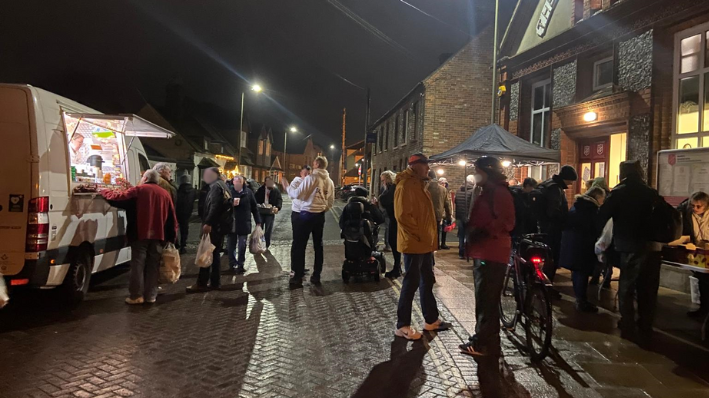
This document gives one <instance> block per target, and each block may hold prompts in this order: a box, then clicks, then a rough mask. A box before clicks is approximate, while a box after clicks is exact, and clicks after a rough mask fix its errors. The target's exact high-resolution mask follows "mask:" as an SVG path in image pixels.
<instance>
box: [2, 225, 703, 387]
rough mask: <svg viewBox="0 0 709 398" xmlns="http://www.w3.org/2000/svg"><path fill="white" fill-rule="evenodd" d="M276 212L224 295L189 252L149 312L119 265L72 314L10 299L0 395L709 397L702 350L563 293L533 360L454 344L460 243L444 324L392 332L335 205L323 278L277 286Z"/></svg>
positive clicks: (281, 258)
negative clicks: (200, 288) (642, 338)
mask: <svg viewBox="0 0 709 398" xmlns="http://www.w3.org/2000/svg"><path fill="white" fill-rule="evenodd" d="M286 213H287V212H284V213H282V214H281V215H279V218H278V221H277V225H276V229H277V232H276V234H275V237H274V239H276V242H275V243H274V245H273V246H272V247H271V253H269V254H267V255H265V256H256V257H254V256H251V255H248V256H247V257H248V262H247V269H248V272H247V273H246V274H245V275H243V276H234V275H231V274H229V273H228V272H226V271H225V272H224V273H223V277H222V283H223V285H224V286H223V287H224V288H223V290H222V291H215V292H209V293H203V294H193V295H185V293H184V289H185V287H186V286H188V285H190V284H191V283H193V282H194V280H195V277H196V268H195V266H193V265H190V264H192V263H193V261H194V255H189V254H188V255H186V256H183V259H182V261H183V266H185V265H189V266H187V267H186V269H185V274H184V275H183V277H182V279H181V280H180V281H179V282H178V283H177V284H175V285H171V286H167V287H166V288H165V294H163V295H161V296H160V297H159V298H158V301H157V304H155V305H152V306H139V307H129V306H126V305H125V304H124V303H123V299H124V297H125V295H126V287H127V277H126V272H125V271H126V268H125V267H122V268H120V269H118V270H112V271H109V272H108V273H104V274H100V275H97V276H96V277H95V278H94V284H93V286H92V289H91V291H90V294H89V297H88V299H87V300H86V301H85V302H84V303H82V304H81V305H80V306H78V307H77V308H75V309H67V308H63V307H61V306H59V305H58V304H57V303H55V302H54V300H53V295H52V294H53V292H51V291H49V292H32V293H31V294H20V295H18V296H16V297H14V298H13V300H14V302H13V304H12V306H11V307H9V308H7V310H6V311H3V312H2V313H1V314H0V397H3V398H5V397H8V398H9V397H12V398H15V397H128V396H131V397H349V396H355V397H367V398H372V397H406V396H410V397H416V396H421V397H456V396H462V397H466V396H468V397H472V396H475V397H478V396H484V397H709V383H707V381H706V380H709V377H708V375H707V374H708V373H709V371H708V370H707V369H706V368H707V367H706V364H707V363H709V361H708V359H709V356H708V354H707V349H706V347H704V346H699V345H692V344H691V343H684V342H681V341H679V340H677V339H673V338H670V337H667V336H665V335H663V334H660V335H659V336H658V339H657V341H656V344H655V347H656V348H653V349H652V350H650V351H647V350H643V349H641V348H639V347H638V346H636V345H635V344H633V343H630V342H626V341H623V340H621V339H620V338H619V336H618V333H617V331H616V330H615V322H616V320H617V316H616V315H617V314H616V315H613V314H611V313H610V312H602V313H601V314H598V315H583V316H580V315H578V314H576V313H575V312H574V310H573V305H572V302H571V301H570V300H569V299H568V297H567V298H565V300H562V301H561V302H558V303H555V308H554V311H555V317H556V319H555V328H554V342H553V346H554V350H553V353H552V355H551V356H550V357H549V358H547V359H546V360H544V361H543V362H541V363H539V364H532V363H531V362H530V361H529V360H528V358H527V357H526V356H525V354H524V352H523V350H522V349H521V347H520V342H521V340H520V336H521V333H523V332H522V329H521V328H519V329H518V330H517V332H518V333H520V336H518V335H515V334H514V333H509V332H505V336H504V337H503V339H502V340H503V344H504V347H503V351H504V357H503V359H502V361H500V362H493V363H490V362H485V361H483V362H480V363H478V362H476V361H474V360H473V359H471V358H470V357H467V356H464V355H462V354H458V352H457V346H458V344H460V343H461V342H463V341H465V340H466V339H467V338H468V335H469V333H470V332H472V330H473V329H474V325H475V319H474V299H473V293H472V270H471V266H470V265H469V264H468V263H466V262H465V261H462V260H458V259H457V256H455V254H456V253H455V250H451V251H447V252H440V253H439V254H438V255H437V265H436V278H437V285H436V289H435V293H436V297H437V299H438V301H439V308H440V310H441V315H442V317H443V318H444V319H446V320H448V321H451V322H452V323H453V326H454V327H453V330H451V331H447V332H441V333H438V334H435V333H434V334H425V335H424V336H425V338H424V339H423V341H420V342H415V343H412V342H406V341H404V340H402V339H396V338H394V336H393V331H394V324H395V321H396V303H397V300H398V292H399V289H400V286H401V283H400V282H401V281H400V280H397V281H389V280H385V279H383V280H382V281H380V282H378V283H377V282H373V281H357V282H353V283H350V284H349V285H344V284H343V283H342V282H341V279H340V264H341V262H342V259H343V247H342V243H341V242H340V241H339V240H338V239H337V237H338V235H337V228H336V226H335V218H336V217H337V214H330V215H328V218H327V225H328V226H327V229H326V233H325V236H326V247H325V264H326V268H325V271H324V273H323V284H322V286H321V287H315V286H311V285H310V284H308V283H306V284H305V288H304V289H301V290H293V291H291V290H289V289H288V286H287V278H288V271H289V252H290V242H289V239H290V226H289V224H288V221H289V218H288V217H287V214H286ZM335 213H337V212H335ZM193 230H196V228H193ZM193 232H195V231H193ZM195 233H196V232H195ZM192 252H193V250H192ZM389 260H391V259H390V258H389ZM307 262H308V263H312V253H309V258H308V260H307ZM390 262H391V261H389V263H390ZM224 265H225V269H226V264H224ZM562 278H563V274H562ZM563 283H564V281H563V279H562V284H563ZM562 288H563V287H562ZM417 302H418V301H416V303H417ZM414 323H415V324H416V325H419V327H420V325H422V323H423V319H422V316H421V313H420V309H419V308H418V306H415V310H414Z"/></svg>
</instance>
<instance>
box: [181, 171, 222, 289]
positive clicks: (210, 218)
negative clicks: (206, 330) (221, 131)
mask: <svg viewBox="0 0 709 398" xmlns="http://www.w3.org/2000/svg"><path fill="white" fill-rule="evenodd" d="M202 178H203V179H204V182H205V183H207V185H208V186H209V192H208V193H207V196H206V198H205V199H204V202H203V208H202V233H203V234H209V239H210V241H211V242H212V244H213V245H214V246H215V249H214V252H212V253H213V256H212V265H211V266H210V267H208V268H200V269H199V276H198V277H197V283H195V284H194V285H192V286H190V287H188V288H187V292H188V293H199V292H204V291H207V290H208V289H210V288H211V289H219V288H220V287H221V274H220V271H221V269H220V268H221V263H220V254H221V251H222V246H223V244H224V235H226V234H227V233H229V232H230V231H231V228H232V226H233V223H234V218H233V215H232V214H233V210H232V202H233V201H232V200H231V192H230V191H229V188H228V187H227V186H226V184H225V183H224V181H223V180H222V179H221V177H220V174H219V169H218V168H216V167H210V168H208V169H205V170H204V174H203V177H202ZM207 283H209V286H208V285H207Z"/></svg>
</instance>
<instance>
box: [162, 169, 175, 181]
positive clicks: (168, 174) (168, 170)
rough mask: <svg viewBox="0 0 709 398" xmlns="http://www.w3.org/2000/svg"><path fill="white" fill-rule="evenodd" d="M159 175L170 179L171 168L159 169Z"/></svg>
mask: <svg viewBox="0 0 709 398" xmlns="http://www.w3.org/2000/svg"><path fill="white" fill-rule="evenodd" d="M160 177H162V178H164V179H166V180H168V181H170V180H171V179H172V170H170V169H169V168H167V167H165V168H164V169H162V170H160Z"/></svg>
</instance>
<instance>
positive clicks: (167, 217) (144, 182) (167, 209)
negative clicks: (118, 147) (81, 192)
mask: <svg viewBox="0 0 709 398" xmlns="http://www.w3.org/2000/svg"><path fill="white" fill-rule="evenodd" d="M159 178H160V175H159V174H158V172H157V171H155V170H148V171H146V172H145V174H143V178H142V179H141V181H140V183H141V184H140V185H138V186H137V187H132V188H130V189H128V190H127V191H124V192H118V191H111V190H108V189H103V190H101V192H100V194H101V195H102V196H103V197H104V198H106V200H108V201H109V202H110V203H111V204H112V205H113V206H116V207H120V208H134V209H135V211H136V217H135V222H136V227H135V228H133V230H134V231H135V236H131V237H130V247H131V261H130V281H129V284H128V291H129V293H130V296H129V297H128V298H126V303H127V304H143V303H144V302H145V303H154V302H155V299H156V297H157V295H158V273H159V272H160V258H161V256H162V250H163V247H164V245H165V242H173V243H174V242H175V238H176V237H177V218H176V216H175V207H174V205H173V204H172V198H171V197H170V194H169V193H167V191H165V190H164V189H162V188H160V186H159V185H158V181H159Z"/></svg>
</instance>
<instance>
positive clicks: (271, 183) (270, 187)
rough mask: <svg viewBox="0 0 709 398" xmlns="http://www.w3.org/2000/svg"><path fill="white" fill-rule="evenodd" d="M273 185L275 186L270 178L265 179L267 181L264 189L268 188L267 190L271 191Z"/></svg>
mask: <svg viewBox="0 0 709 398" xmlns="http://www.w3.org/2000/svg"><path fill="white" fill-rule="evenodd" d="M275 185H276V184H275V183H274V182H273V180H272V179H270V178H267V179H266V188H268V189H273V187H274V186H275Z"/></svg>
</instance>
